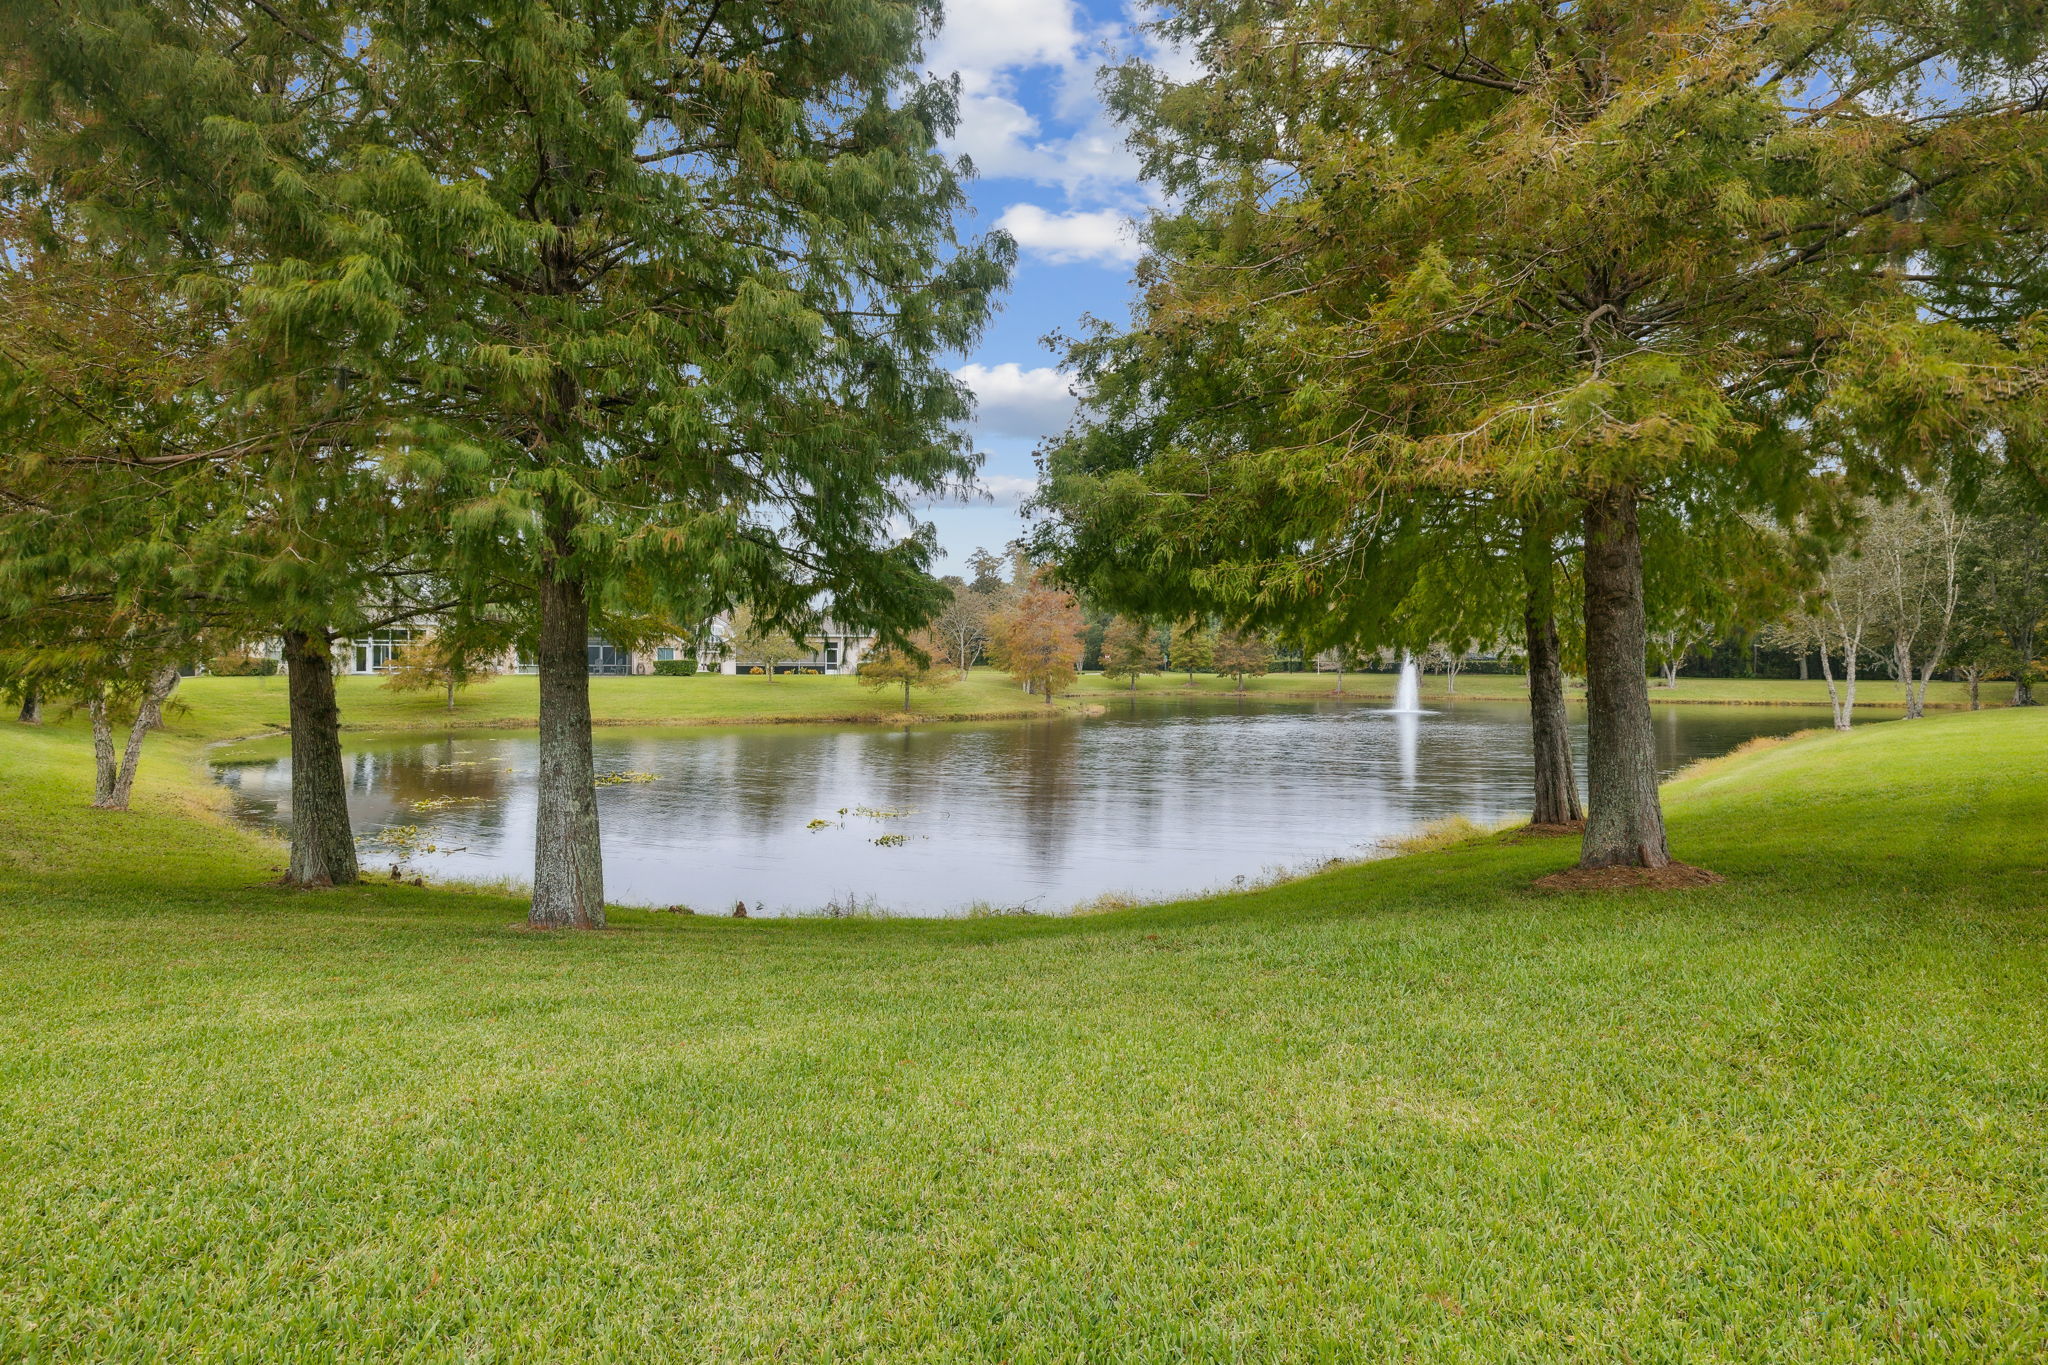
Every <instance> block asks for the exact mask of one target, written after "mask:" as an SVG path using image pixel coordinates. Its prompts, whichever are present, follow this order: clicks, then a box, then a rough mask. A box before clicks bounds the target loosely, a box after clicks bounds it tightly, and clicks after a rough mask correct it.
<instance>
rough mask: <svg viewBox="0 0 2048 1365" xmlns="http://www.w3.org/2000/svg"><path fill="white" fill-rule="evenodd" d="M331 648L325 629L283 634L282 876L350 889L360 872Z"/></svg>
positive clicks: (299, 882) (295, 883)
mask: <svg viewBox="0 0 2048 1365" xmlns="http://www.w3.org/2000/svg"><path fill="white" fill-rule="evenodd" d="M330 650H331V646H330V645H329V643H328V639H327V634H326V632H325V631H314V630H287V631H285V632H284V661H285V690H286V696H287V698H288V701H289V704H290V707H291V727H292V828H291V839H292V848H291V862H290V864H289V865H288V866H287V867H286V869H285V874H284V879H285V882H286V883H287V884H288V885H291V886H353V885H354V884H355V883H356V881H357V880H358V875H359V869H358V867H357V863H356V843H355V838H354V836H353V835H352V834H351V833H350V831H349V823H348V774H347V772H346V771H345V770H344V769H343V768H342V764H341V707H340V705H339V703H338V702H337V701H336V700H335V695H334V656H333V654H332V653H331V652H330Z"/></svg>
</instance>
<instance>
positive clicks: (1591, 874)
mask: <svg viewBox="0 0 2048 1365" xmlns="http://www.w3.org/2000/svg"><path fill="white" fill-rule="evenodd" d="M1727 880H1728V879H1727V878H1726V877H1724V876H1722V875H1721V874H1720V873H1718V872H1709V871H1707V870H1706V869H1705V868H1703V867H1694V866H1692V865H1691V864H1689V863H1666V864H1665V865H1664V866H1662V867H1568V868H1566V869H1565V870H1564V871H1562V872H1553V873H1551V874H1550V875H1549V876H1547V877H1538V878H1537V879H1536V889H1537V890H1538V891H1679V890H1683V889H1685V888H1686V887H1691V886H1719V885H1720V884H1721V883H1722V882H1725V881H1727Z"/></svg>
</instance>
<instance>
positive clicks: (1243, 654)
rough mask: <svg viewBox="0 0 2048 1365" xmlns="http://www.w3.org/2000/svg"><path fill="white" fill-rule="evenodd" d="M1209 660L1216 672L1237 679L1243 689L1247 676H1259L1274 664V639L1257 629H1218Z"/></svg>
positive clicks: (1241, 689)
mask: <svg viewBox="0 0 2048 1365" xmlns="http://www.w3.org/2000/svg"><path fill="white" fill-rule="evenodd" d="M1211 663H1212V664H1213V666H1214V667H1215V669H1216V671H1217V672H1218V673H1221V674H1223V675H1224V676H1226V677H1229V678H1234V679H1236V680H1237V690H1238V691H1240V692H1242V691H1244V680H1245V679H1246V678H1256V677H1262V676H1264V674H1265V672H1266V670H1267V669H1269V668H1271V667H1272V666H1273V642H1272V641H1271V640H1268V639H1267V638H1266V637H1265V636H1263V635H1261V634H1259V633H1258V632H1256V631H1249V630H1222V631H1218V632H1217V633H1216V645H1215V650H1214V652H1213V654H1212V655H1211Z"/></svg>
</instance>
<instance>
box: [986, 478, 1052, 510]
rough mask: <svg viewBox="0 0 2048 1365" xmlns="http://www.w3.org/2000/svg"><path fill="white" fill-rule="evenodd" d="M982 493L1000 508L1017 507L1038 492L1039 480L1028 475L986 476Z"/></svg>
mask: <svg viewBox="0 0 2048 1365" xmlns="http://www.w3.org/2000/svg"><path fill="white" fill-rule="evenodd" d="M981 491H982V492H983V493H984V494H985V495H987V498H988V501H990V502H992V503H994V504H995V505H996V506H998V507H1016V506H1018V505H1019V504H1021V503H1022V502H1023V501H1024V500H1025V499H1026V498H1028V497H1030V496H1031V495H1032V494H1033V493H1036V492H1037V491H1038V480H1037V479H1034V478H1031V477H1029V476H1028V475H1018V474H984V475H982V476H981Z"/></svg>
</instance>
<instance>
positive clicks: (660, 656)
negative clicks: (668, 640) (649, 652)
mask: <svg viewBox="0 0 2048 1365" xmlns="http://www.w3.org/2000/svg"><path fill="white" fill-rule="evenodd" d="M654 657H655V659H656V660H657V661H658V662H660V663H670V662H672V661H673V660H674V659H675V657H676V651H675V646H673V645H656V646H655V647H654Z"/></svg>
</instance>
